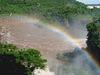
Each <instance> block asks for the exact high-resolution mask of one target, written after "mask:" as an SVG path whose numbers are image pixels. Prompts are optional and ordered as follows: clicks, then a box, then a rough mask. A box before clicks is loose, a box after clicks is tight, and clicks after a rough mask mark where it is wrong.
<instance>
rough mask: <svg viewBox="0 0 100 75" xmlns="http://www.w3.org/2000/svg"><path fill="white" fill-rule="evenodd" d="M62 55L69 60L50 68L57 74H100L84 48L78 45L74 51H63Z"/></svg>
mask: <svg viewBox="0 0 100 75" xmlns="http://www.w3.org/2000/svg"><path fill="white" fill-rule="evenodd" d="M62 56H64V58H68V61H63V64H60V65H54V66H53V67H52V68H51V69H50V70H51V71H52V72H54V73H55V75H100V72H99V70H98V69H97V67H96V66H95V65H94V64H93V61H92V60H91V61H90V60H89V59H88V58H87V57H86V56H85V54H84V53H83V51H82V49H80V48H78V47H76V48H75V50H74V51H73V52H67V53H63V54H62ZM62 59H63V58H62Z"/></svg>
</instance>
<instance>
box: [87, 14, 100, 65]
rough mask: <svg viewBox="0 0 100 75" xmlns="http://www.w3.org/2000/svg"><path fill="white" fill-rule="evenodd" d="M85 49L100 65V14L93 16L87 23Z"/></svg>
mask: <svg viewBox="0 0 100 75" xmlns="http://www.w3.org/2000/svg"><path fill="white" fill-rule="evenodd" d="M87 30H88V34H87V36H88V38H87V50H88V51H90V52H91V53H92V54H93V55H94V57H95V58H96V59H98V61H99V65H100V14H99V15H96V16H94V17H93V22H91V23H89V24H87Z"/></svg>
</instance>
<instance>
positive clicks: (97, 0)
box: [77, 0, 100, 4]
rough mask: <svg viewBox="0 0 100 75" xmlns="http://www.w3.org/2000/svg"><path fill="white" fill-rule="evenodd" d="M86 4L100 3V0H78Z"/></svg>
mask: <svg viewBox="0 0 100 75" xmlns="http://www.w3.org/2000/svg"><path fill="white" fill-rule="evenodd" d="M77 1H79V2H82V3H84V4H100V0H77Z"/></svg>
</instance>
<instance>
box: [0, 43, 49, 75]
mask: <svg viewBox="0 0 100 75" xmlns="http://www.w3.org/2000/svg"><path fill="white" fill-rule="evenodd" d="M41 56H42V55H41V53H40V51H38V50H36V49H27V50H25V49H21V50H20V49H19V48H18V47H17V46H15V45H13V44H7V43H6V42H5V43H2V42H0V73H1V74H2V75H6V74H8V75H32V74H33V73H34V70H35V69H38V68H39V69H44V68H45V66H46V65H45V63H46V62H47V60H46V59H42V58H41Z"/></svg>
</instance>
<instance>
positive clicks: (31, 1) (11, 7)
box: [0, 0, 100, 25]
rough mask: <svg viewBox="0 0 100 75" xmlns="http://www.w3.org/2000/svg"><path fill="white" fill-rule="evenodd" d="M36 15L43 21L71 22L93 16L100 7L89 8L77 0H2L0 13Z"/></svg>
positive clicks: (99, 10)
mask: <svg viewBox="0 0 100 75" xmlns="http://www.w3.org/2000/svg"><path fill="white" fill-rule="evenodd" d="M11 13H12V14H28V15H36V16H38V17H40V18H41V20H42V21H48V22H59V23H61V24H62V25H66V24H70V23H71V21H72V20H73V19H75V18H76V17H78V18H80V17H82V16H85V18H83V20H85V19H86V18H88V17H89V18H92V17H93V16H94V15H95V14H100V9H98V8H95V7H94V8H93V9H89V8H87V5H85V4H83V3H81V2H78V1H76V0H0V15H1V16H3V15H10V14H11Z"/></svg>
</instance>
